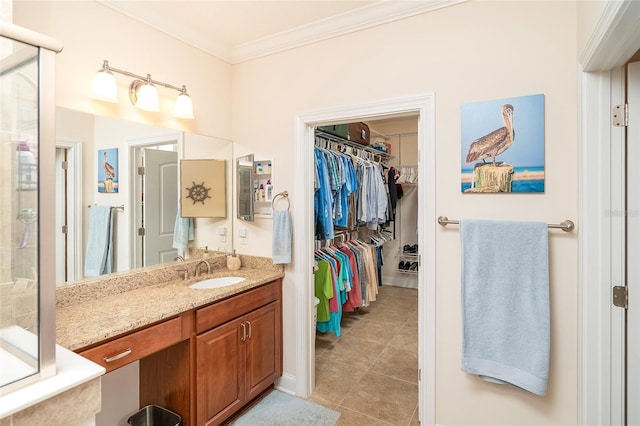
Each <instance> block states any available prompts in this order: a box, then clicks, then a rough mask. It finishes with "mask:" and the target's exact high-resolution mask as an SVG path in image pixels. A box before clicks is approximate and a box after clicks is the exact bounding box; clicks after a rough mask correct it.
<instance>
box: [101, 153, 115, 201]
mask: <svg viewBox="0 0 640 426" xmlns="http://www.w3.org/2000/svg"><path fill="white" fill-rule="evenodd" d="M118 186H119V184H118V148H110V149H99V150H98V192H106V193H108V192H118Z"/></svg>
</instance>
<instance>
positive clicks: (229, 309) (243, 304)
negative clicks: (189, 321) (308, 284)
mask: <svg viewBox="0 0 640 426" xmlns="http://www.w3.org/2000/svg"><path fill="white" fill-rule="evenodd" d="M281 298H282V280H281V279H278V280H276V281H272V282H270V283H268V284H265V285H263V286H260V287H257V288H254V289H252V290H249V291H247V292H245V293H242V294H239V295H237V296H233V297H230V298H228V299H225V300H223V301H221V302H216V303H214V304H212V305H209V306H207V307H204V308H201V309H198V310H197V311H196V333H202V332H203V331H207V330H210V329H212V328H213V327H217V326H219V325H220V324H224V323H225V322H227V321H229V320H232V319H234V318H237V317H239V316H241V315H244V314H246V313H247V312H250V311H252V310H254V309H257V308H259V307H261V306H264V305H266V304H267V303H271V302H273V301H274V300H280V299H281Z"/></svg>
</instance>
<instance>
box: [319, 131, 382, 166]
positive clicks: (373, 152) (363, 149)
mask: <svg viewBox="0 0 640 426" xmlns="http://www.w3.org/2000/svg"><path fill="white" fill-rule="evenodd" d="M315 136H316V137H319V138H322V139H326V140H328V141H332V142H337V143H339V144H342V145H345V146H348V147H350V148H352V149H356V150H359V151H361V152H363V153H366V154H368V155H372V156H374V158H375V157H379V158H380V160H381V162H383V163H386V162H388V161H390V160H392V159H394V158H395V157H394V156H393V155H389V154H387V153H386V152H382V151H379V150H377V149H374V148H371V147H368V146H366V145H361V144H359V143H355V142H352V141H350V140H348V139H344V138H341V137H339V136H335V135H332V134H331V133H327V132H323V131H322V130H318V129H316V131H315Z"/></svg>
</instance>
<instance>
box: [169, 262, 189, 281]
mask: <svg viewBox="0 0 640 426" xmlns="http://www.w3.org/2000/svg"><path fill="white" fill-rule="evenodd" d="M173 260H176V261H178V262H184V257H182V256H176V257H174V258H173ZM176 271H178V272H180V273H182V279H183V280H186V279H188V278H189V270H188V269H187V265H184V266H182V268H178V269H176Z"/></svg>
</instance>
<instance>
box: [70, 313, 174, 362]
mask: <svg viewBox="0 0 640 426" xmlns="http://www.w3.org/2000/svg"><path fill="white" fill-rule="evenodd" d="M181 340H182V319H181V318H173V319H170V320H168V321H164V322H162V323H160V324H157V325H154V326H151V327H149V328H145V329H143V330H140V331H136V332H134V333H131V334H127V335H126V336H122V337H120V338H118V339H116V340H112V341H110V342H107V343H104V344H102V345H100V346H96V347H95V348H91V349H87V350H86V351H82V352H79V353H80V355H82V356H83V357H85V358H88V359H90V360H91V361H93V362H95V363H97V364H100V365H102V366H103V367H105V368H106V369H107V372H109V371H112V370H115V369H116V368H120V367H122V366H123V365H126V364H129V363H131V362H133V361H137V360H139V359H140V358H144V357H145V356H147V355H151V354H152V353H154V352H157V351H159V350H161V349H164V348H166V347H169V346H171V345H174V344H176V343H178V342H180V341H181Z"/></svg>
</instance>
